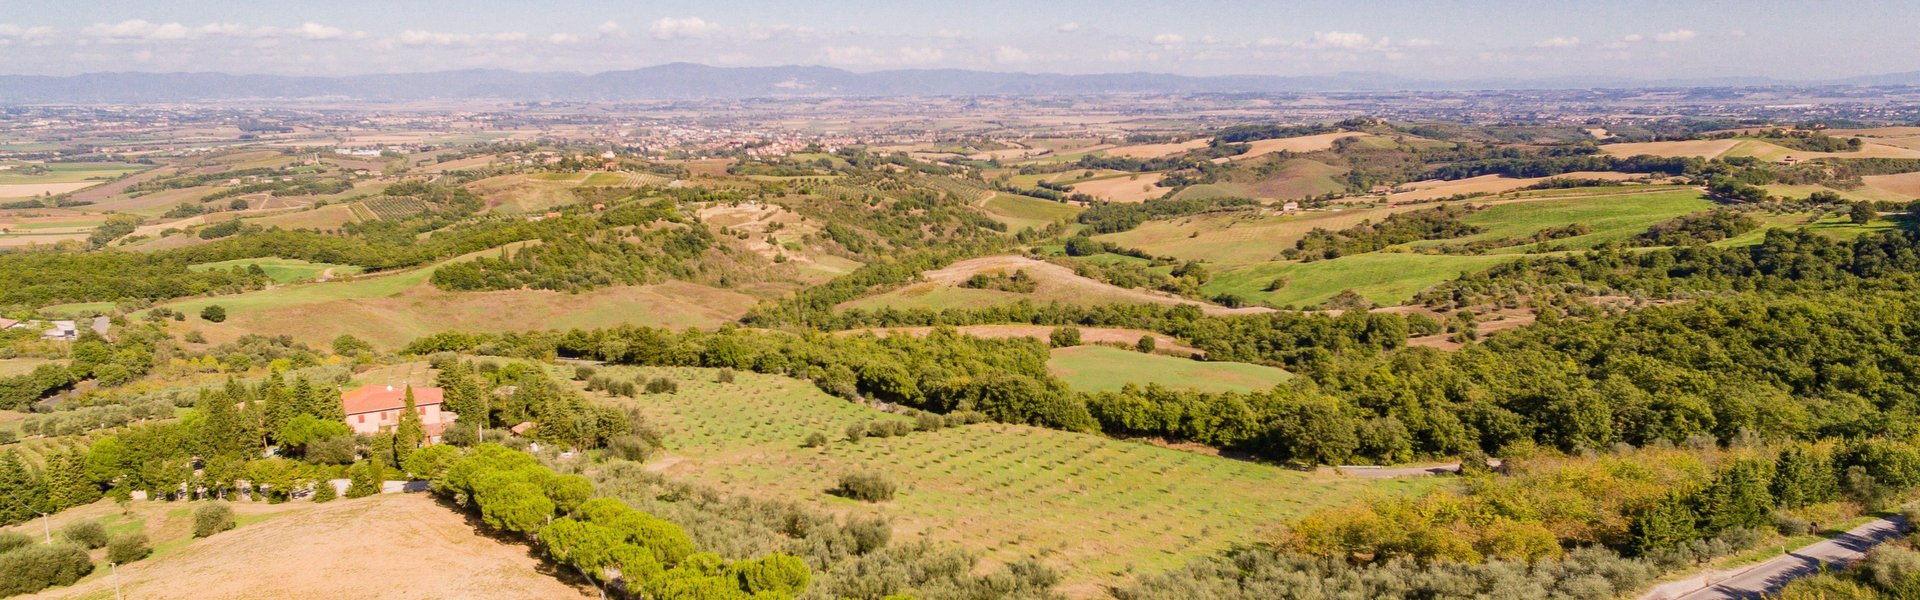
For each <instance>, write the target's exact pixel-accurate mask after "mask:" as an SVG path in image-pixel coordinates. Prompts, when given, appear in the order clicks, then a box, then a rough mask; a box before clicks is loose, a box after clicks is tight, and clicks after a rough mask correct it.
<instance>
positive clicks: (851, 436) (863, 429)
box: [847, 423, 867, 442]
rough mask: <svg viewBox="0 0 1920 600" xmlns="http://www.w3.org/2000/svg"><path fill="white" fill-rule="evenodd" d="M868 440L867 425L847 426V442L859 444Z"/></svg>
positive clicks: (855, 424)
mask: <svg viewBox="0 0 1920 600" xmlns="http://www.w3.org/2000/svg"><path fill="white" fill-rule="evenodd" d="M866 438H867V424H865V423H854V424H852V425H848V426H847V441H849V442H859V441H860V440H863V439H866Z"/></svg>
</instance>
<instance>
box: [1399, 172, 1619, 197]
mask: <svg viewBox="0 0 1920 600" xmlns="http://www.w3.org/2000/svg"><path fill="white" fill-rule="evenodd" d="M1641 177H1645V175H1639V174H1635V173H1616V172H1613V171H1575V172H1573V173H1567V174H1564V175H1555V176H1553V177H1521V178H1516V177H1502V176H1499V175H1481V176H1479V177H1470V178H1467V179H1455V180H1451V181H1442V180H1438V179H1429V180H1426V181H1416V182H1413V183H1409V184H1406V185H1402V186H1400V188H1398V189H1404V190H1406V191H1401V192H1394V193H1392V194H1389V195H1388V196H1387V201H1388V202H1395V203H1399V202H1420V201H1425V200H1438V199H1441V198H1447V197H1450V196H1456V195H1461V194H1480V193H1485V194H1498V193H1501V192H1510V191H1513V190H1517V189H1520V188H1524V187H1527V186H1530V185H1533V184H1536V183H1540V182H1542V181H1546V180H1548V179H1556V178H1557V179H1600V180H1605V181H1630V180H1633V179H1638V178H1641Z"/></svg>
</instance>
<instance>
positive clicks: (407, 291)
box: [165, 250, 755, 349]
mask: <svg viewBox="0 0 1920 600" xmlns="http://www.w3.org/2000/svg"><path fill="white" fill-rule="evenodd" d="M495 252H498V250H483V251H481V252H479V253H475V254H471V255H467V256H463V257H460V258H456V259H453V260H456V261H457V260H466V259H469V258H470V257H472V256H476V255H479V254H482V253H495ZM443 264H444V263H443ZM432 274H433V267H427V268H422V269H413V270H409V271H402V272H397V273H388V274H379V275H369V276H365V277H356V278H351V279H339V280H335V281H330V282H326V283H297V284H292V285H285V286H279V287H275V288H271V289H266V290H258V291H253V292H247V293H244V294H236V295H232V296H214V297H209V298H193V299H188V300H182V301H178V302H172V303H168V304H166V305H165V306H169V307H172V308H174V309H175V310H180V311H184V312H186V313H187V314H189V315H198V314H200V309H202V308H204V307H206V306H208V305H213V304H218V305H221V306H222V307H225V308H226V309H227V320H226V322H224V323H208V322H206V321H202V320H200V319H198V318H197V317H193V318H189V319H188V321H187V322H186V323H185V324H176V325H175V327H187V328H192V329H198V330H200V331H201V332H202V333H204V334H205V335H206V336H207V339H208V340H209V341H212V342H214V343H220V342H225V341H231V340H233V339H236V338H238V337H240V336H241V335H244V334H249V333H258V334H286V335H291V336H293V337H294V339H296V340H299V341H303V342H306V343H308V344H312V345H315V346H316V347H320V346H324V345H326V344H329V343H331V342H332V340H333V338H335V337H338V336H339V335H340V334H342V333H351V334H353V335H355V336H358V337H360V338H361V339H364V340H367V341H370V342H373V343H375V344H377V345H379V346H381V347H382V348H389V349H390V348H396V347H399V346H401V345H404V344H406V343H407V342H411V341H413V340H415V339H418V338H420V337H423V336H426V335H429V334H432V333H435V332H440V331H447V330H451V329H459V330H463V331H476V332H478V331H486V332H502V331H525V330H531V329H568V328H573V327H581V328H592V327H609V326H613V325H619V324H623V323H630V324H636V325H651V326H657V327H673V328H683V327H716V326H719V325H720V324H721V323H725V322H730V321H734V320H737V319H739V318H740V316H741V315H744V314H746V312H747V310H748V309H750V308H752V306H753V303H754V301H755V300H754V298H753V297H751V296H748V295H745V294H742V293H739V292H735V291H731V290H723V289H718V288H712V287H707V286H703V285H699V284H693V283H686V282H681V281H670V282H666V283H662V284H657V285H645V286H614V287H605V288H600V289H596V290H593V291H590V292H583V293H579V294H567V293H564V292H554V291H546V290H502V291H487V292H445V291H441V290H440V289H438V288H435V287H433V284H431V283H429V282H428V281H427V279H428V278H429V277H431V276H432ZM313 315H326V317H324V318H315V317H314V316H313Z"/></svg>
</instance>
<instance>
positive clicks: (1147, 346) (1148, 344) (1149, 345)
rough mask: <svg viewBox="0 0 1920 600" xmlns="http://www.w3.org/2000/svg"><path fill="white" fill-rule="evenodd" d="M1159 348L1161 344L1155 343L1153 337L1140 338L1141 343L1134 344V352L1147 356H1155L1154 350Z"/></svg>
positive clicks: (1144, 336)
mask: <svg viewBox="0 0 1920 600" xmlns="http://www.w3.org/2000/svg"><path fill="white" fill-rule="evenodd" d="M1158 347H1159V342H1156V341H1154V339H1153V336H1150V335H1143V336H1140V341H1138V342H1134V343H1133V349H1134V350H1136V351H1139V352H1144V353H1147V354H1153V351H1154V349H1155V348H1158Z"/></svg>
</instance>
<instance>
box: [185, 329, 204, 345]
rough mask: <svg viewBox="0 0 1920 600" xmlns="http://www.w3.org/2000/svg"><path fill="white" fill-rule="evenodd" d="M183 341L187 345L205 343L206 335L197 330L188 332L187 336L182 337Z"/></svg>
mask: <svg viewBox="0 0 1920 600" xmlns="http://www.w3.org/2000/svg"><path fill="white" fill-rule="evenodd" d="M183 339H185V340H187V343H189V344H205V343H207V335H206V334H204V333H200V330H198V329H195V330H192V331H188V332H187V335H185V336H183Z"/></svg>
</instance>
